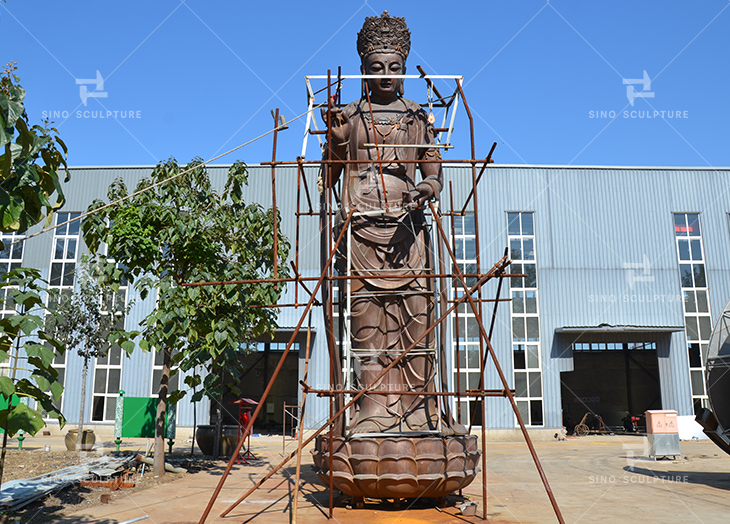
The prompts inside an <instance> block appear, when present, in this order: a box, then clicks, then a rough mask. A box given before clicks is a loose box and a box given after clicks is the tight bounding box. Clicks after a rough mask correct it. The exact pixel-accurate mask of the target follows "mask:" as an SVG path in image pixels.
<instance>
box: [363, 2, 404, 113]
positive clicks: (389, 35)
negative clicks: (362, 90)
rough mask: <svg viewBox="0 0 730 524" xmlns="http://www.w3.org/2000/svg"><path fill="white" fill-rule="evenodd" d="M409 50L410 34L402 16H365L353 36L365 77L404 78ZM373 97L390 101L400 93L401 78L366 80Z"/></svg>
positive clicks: (401, 92) (401, 91) (386, 12)
mask: <svg viewBox="0 0 730 524" xmlns="http://www.w3.org/2000/svg"><path fill="white" fill-rule="evenodd" d="M410 50H411V32H410V31H409V30H408V26H407V25H406V19H405V18H403V17H397V16H395V17H391V16H390V15H389V14H388V11H383V14H382V15H381V16H379V17H378V16H368V17H367V18H365V23H364V24H363V26H362V29H361V30H360V32H359V33H358V34H357V51H358V54H359V55H360V60H361V61H362V65H361V67H360V71H361V72H362V74H365V75H404V74H405V73H406V58H408V53H409V51H410ZM368 87H369V89H370V91H371V92H372V93H373V95H374V96H376V97H378V98H381V99H385V100H390V99H392V98H395V97H396V96H397V95H398V94H403V79H383V80H374V79H371V80H368Z"/></svg>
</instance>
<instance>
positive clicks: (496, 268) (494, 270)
mask: <svg viewBox="0 0 730 524" xmlns="http://www.w3.org/2000/svg"><path fill="white" fill-rule="evenodd" d="M343 231H344V229H343ZM506 259H507V257H504V258H502V260H500V261H499V262H497V263H496V264H495V265H494V267H492V269H490V270H489V272H488V273H487V274H485V275H484V276H483V277H482V278H480V279H479V280H478V281H477V283H476V284H475V285H474V287H473V288H471V289H470V290H469V294H468V295H465V296H462V297H461V298H459V299H458V300H456V301H455V302H454V304H452V305H451V307H450V308H449V309H448V310H447V311H446V312H445V313H444V314H443V315H441V317H439V318H438V320H436V322H434V323H433V325H431V327H429V328H428V329H427V330H426V331H424V332H423V333H422V334H421V336H420V337H418V339H416V340H415V341H414V342H413V343H412V344H411V345H410V346H409V347H408V349H406V350H405V351H403V353H401V354H400V355H398V357H396V358H395V359H394V360H393V362H391V363H390V364H388V365H387V366H386V367H385V368H384V369H383V370H382V371H381V372H380V374H379V375H378V376H377V377H375V379H374V380H373V381H372V382H371V383H370V384H369V385H368V386H367V387H365V388H363V389H361V390H360V392H359V393H357V394H356V395H355V396H353V397H352V399H351V400H350V401H349V402H348V403H347V404H345V405H344V406H343V407H342V408H340V409H339V411H337V413H335V414H334V415H332V416H331V417H330V418H329V420H327V422H325V423H324V424H323V425H322V426H320V428H319V429H318V430H317V431H315V432H314V434H312V435H311V436H310V437H309V438H307V440H305V441H304V442H302V444H301V446H300V449H301V448H303V447H304V446H306V445H307V444H309V443H310V442H311V441H312V440H314V439H315V438H316V437H317V436H318V435H319V434H320V433H322V431H324V430H325V428H326V427H327V426H329V425H330V424H332V422H334V421H335V420H337V418H338V417H339V416H341V415H342V414H343V413H344V412H345V410H347V409H348V408H349V407H350V406H352V405H353V404H354V403H355V402H357V400H358V399H359V398H360V397H362V396H363V395H364V394H365V393H367V392H368V391H369V390H370V389H372V388H373V387H375V385H376V384H377V383H378V382H379V381H380V379H381V378H383V377H384V376H385V375H386V373H388V372H389V371H390V370H391V369H393V367H395V366H396V365H397V364H398V363H399V362H400V361H401V360H402V359H403V358H404V357H405V356H406V355H407V354H408V353H410V351H411V350H412V349H414V348H415V347H416V346H417V345H418V344H419V343H420V342H421V340H423V339H424V338H426V337H427V336H428V335H429V334H430V333H431V332H432V331H433V330H434V329H436V326H438V325H439V324H440V323H441V322H443V321H444V320H445V319H446V318H448V316H449V315H450V314H451V312H452V311H454V309H456V308H457V307H459V305H460V304H461V303H462V302H464V301H465V300H466V299H467V297H468V296H471V293H474V292H475V291H476V290H477V289H479V288H480V287H481V286H483V285H484V283H485V282H487V281H488V280H490V279H492V278H493V277H494V275H495V273H497V271H501V270H502V269H503V268H504V265H505V262H506ZM300 449H296V450H294V451H292V452H291V453H290V454H289V456H287V457H286V458H284V460H283V461H281V462H280V463H279V465H278V466H276V467H275V468H274V469H272V470H271V471H269V472H268V473H267V474H266V475H265V476H264V477H263V478H262V479H261V480H259V481H258V482H256V484H254V485H253V486H252V487H251V489H249V490H248V491H247V492H246V493H244V494H243V495H242V496H241V497H240V498H239V499H238V500H237V501H236V502H234V503H233V504H231V506H230V507H228V508H227V509H226V510H225V511H224V512H223V513H221V517H225V516H226V515H228V514H229V513H230V512H231V511H233V510H234V509H235V508H236V506H238V505H239V504H240V503H241V502H243V501H244V499H245V498H246V497H248V496H249V495H250V494H251V493H253V492H254V491H255V490H256V489H257V488H258V487H259V486H261V484H263V483H264V482H266V481H267V480H268V479H269V478H271V477H272V476H273V475H274V474H275V473H276V472H277V471H279V469H281V468H282V467H283V466H284V465H285V464H286V463H287V462H289V460H290V459H292V458H293V457H294V456H296V454H297V453H299V452H300ZM201 524H202V523H201Z"/></svg>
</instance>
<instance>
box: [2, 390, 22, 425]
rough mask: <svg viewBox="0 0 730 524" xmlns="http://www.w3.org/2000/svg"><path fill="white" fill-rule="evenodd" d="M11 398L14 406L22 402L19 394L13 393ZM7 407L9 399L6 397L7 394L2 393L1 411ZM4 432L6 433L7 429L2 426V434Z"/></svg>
mask: <svg viewBox="0 0 730 524" xmlns="http://www.w3.org/2000/svg"><path fill="white" fill-rule="evenodd" d="M10 398H11V399H12V401H11V403H12V406H13V407H15V406H17V405H18V404H20V399H19V398H18V396H17V395H13V396H12V397H10ZM5 409H8V399H7V398H5V395H0V411H2V410H5ZM3 433H5V429H3V428H0V434H3Z"/></svg>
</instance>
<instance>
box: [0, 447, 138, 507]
mask: <svg viewBox="0 0 730 524" xmlns="http://www.w3.org/2000/svg"><path fill="white" fill-rule="evenodd" d="M133 460H134V457H133V456H131V455H130V456H126V457H119V458H114V457H110V456H104V457H99V458H98V459H95V460H92V461H89V462H87V463H85V464H79V465H78V466H70V467H67V468H63V469H59V470H56V471H52V472H50V473H46V474H44V475H39V476H37V477H32V478H28V479H19V480H11V481H8V482H5V483H4V484H3V485H2V486H0V508H3V509H13V510H18V509H21V508H23V507H25V506H27V505H28V504H30V503H31V502H33V501H35V500H38V499H39V498H41V497H44V496H45V495H47V494H49V493H51V492H53V491H57V490H59V489H62V488H66V487H68V486H71V485H72V484H74V483H77V482H81V481H84V480H90V479H92V478H94V473H93V472H94V471H104V472H107V471H111V472H112V473H116V472H118V471H120V470H123V469H125V467H126V465H127V464H129V463H130V462H131V461H133ZM102 468H103V469H102Z"/></svg>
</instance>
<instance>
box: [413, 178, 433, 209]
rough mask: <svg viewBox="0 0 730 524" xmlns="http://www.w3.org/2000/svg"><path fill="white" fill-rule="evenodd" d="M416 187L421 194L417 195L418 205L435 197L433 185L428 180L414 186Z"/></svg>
mask: <svg viewBox="0 0 730 524" xmlns="http://www.w3.org/2000/svg"><path fill="white" fill-rule="evenodd" d="M416 189H417V190H418V192H419V193H420V194H421V196H419V197H418V200H417V202H418V205H419V206H422V205H423V204H425V203H426V202H428V201H429V200H432V199H434V198H436V193H435V191H434V190H433V186H432V185H431V184H429V183H428V182H421V183H420V184H418V185H417V186H416Z"/></svg>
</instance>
